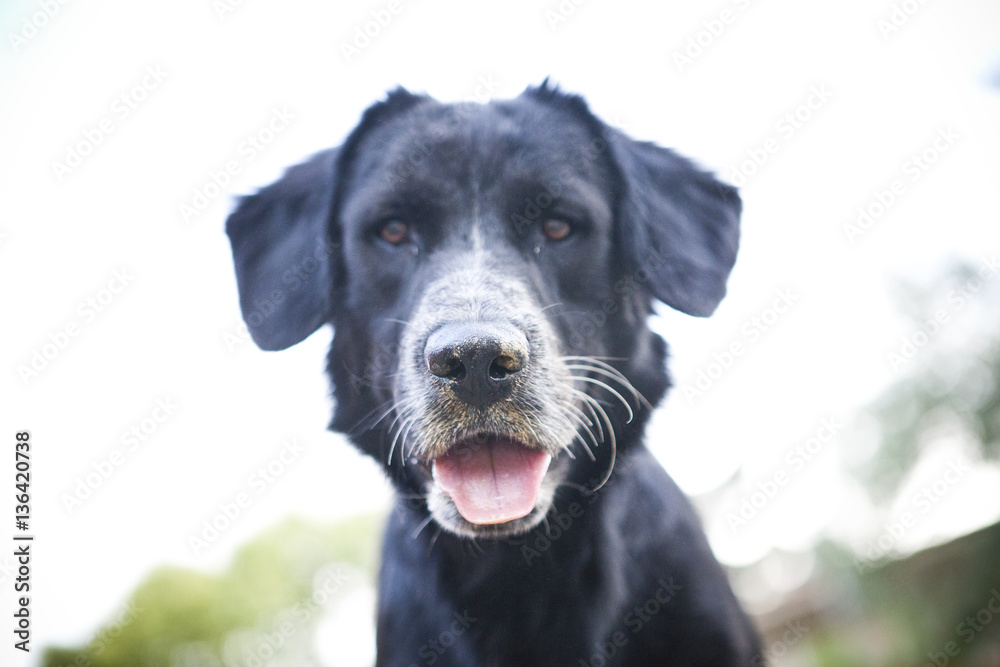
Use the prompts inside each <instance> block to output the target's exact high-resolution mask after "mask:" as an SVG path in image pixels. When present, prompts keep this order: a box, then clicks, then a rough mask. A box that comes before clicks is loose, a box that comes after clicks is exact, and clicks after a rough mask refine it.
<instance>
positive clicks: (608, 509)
mask: <svg viewBox="0 0 1000 667" xmlns="http://www.w3.org/2000/svg"><path fill="white" fill-rule="evenodd" d="M740 208H741V204H740V199H739V196H738V195H737V193H736V191H735V190H734V189H733V188H731V187H729V186H727V185H723V184H721V183H719V182H718V181H716V180H715V179H714V178H713V177H712V176H711V175H709V174H707V173H704V172H702V171H699V170H698V169H696V168H695V167H694V166H693V165H692V164H691V163H690V162H688V161H687V160H685V159H683V158H680V157H678V156H677V155H675V154H674V153H672V152H671V151H669V150H666V149H663V148H659V147H657V146H654V145H651V144H646V143H638V142H635V141H633V140H631V139H629V138H627V137H626V136H624V135H623V134H622V133H620V132H619V131H617V130H614V129H611V128H609V127H607V126H605V125H604V124H603V123H602V122H601V121H599V120H598V119H597V118H595V117H594V116H593V115H592V114H591V113H590V112H589V110H588V108H587V106H586V104H585V103H584V102H583V100H582V99H580V98H579V97H575V96H569V95H566V94H563V93H561V92H559V91H557V90H555V89H553V88H552V87H550V86H548V85H547V84H542V86H540V87H538V88H533V89H528V90H527V91H525V92H524V93H523V94H522V95H521V96H520V97H518V98H516V99H513V100H508V101H495V102H491V103H489V104H485V105H480V104H474V103H468V104H455V105H448V104H441V103H438V102H436V101H435V100H433V99H430V98H428V97H424V96H418V95H413V94H410V93H408V92H406V91H404V90H401V89H400V90H397V91H396V92H393V93H392V94H390V95H389V97H388V99H387V100H386V101H384V102H382V103H379V104H376V105H374V106H373V107H371V108H370V109H368V111H366V112H365V114H364V116H363V118H362V120H361V123H360V124H359V126H358V127H357V128H356V129H355V130H354V131H353V132H352V133H351V134H350V136H349V137H348V138H347V140H346V141H345V142H344V144H343V145H342V146H340V147H339V148H335V149H331V150H327V151H325V152H322V153H319V154H318V155H316V156H315V157H314V158H312V159H311V160H310V161H309V162H306V163H305V164H302V165H299V166H297V167H293V168H291V169H290V170H289V171H288V172H287V173H286V174H285V176H284V177H283V178H282V179H281V180H279V181H278V182H277V183H275V184H273V185H271V186H269V187H267V188H264V189H263V190H261V191H260V192H258V193H257V194H255V195H252V196H250V197H246V198H244V199H243V200H242V201H241V202H240V203H239V206H238V207H237V209H236V211H235V212H234V213H233V214H232V215H231V216H230V218H229V220H228V223H227V233H228V234H229V238H230V241H231V243H232V247H233V256H234V260H235V264H236V275H237V279H238V283H239V291H240V304H241V306H242V310H243V316H244V319H245V320H246V322H247V324H248V325H249V329H250V333H251V334H252V336H253V339H254V341H256V342H257V344H258V345H260V347H262V348H264V349H266V350H280V349H284V348H287V347H288V346H290V345H294V344H295V343H298V342H299V341H301V340H302V339H304V338H305V337H306V336H308V335H310V334H311V333H312V332H314V331H315V330H316V329H317V328H318V327H320V326H321V325H323V324H324V323H327V322H330V323H332V324H333V327H334V332H335V335H334V340H333V348H332V350H331V351H330V356H329V360H328V369H329V373H330V376H331V378H332V381H333V388H334V395H335V398H336V411H335V416H334V418H333V422H332V424H331V427H332V428H333V429H336V430H339V431H344V432H346V433H348V434H349V435H350V437H351V439H352V441H353V442H354V443H355V444H356V445H357V446H358V447H359V448H361V449H362V450H363V451H364V452H366V453H367V454H370V455H371V456H373V457H375V459H377V460H378V461H379V462H380V463H381V464H382V465H383V466H384V467H385V469H386V472H387V473H388V475H389V476H390V477H391V478H392V481H393V483H394V484H395V486H396V488H397V489H398V498H399V500H398V502H397V505H396V508H395V510H394V511H393V513H392V515H391V517H390V519H389V524H388V527H387V529H386V534H385V545H384V550H383V551H384V553H383V562H382V570H381V575H380V582H379V589H380V590H379V594H380V596H379V609H378V663H377V664H378V665H399V666H404V667H405V666H409V665H432V664H436V665H459V666H461V667H472V666H475V665H498V666H509V667H526V666H531V665H544V666H546V667H554V666H562V665H567V666H570V665H571V666H578V665H594V666H598V665H657V666H662V665H684V666H687V667H690V666H692V665H727V666H728V665H748V664H751V662H753V661H757V660H758V659H757V658H755V656H757V655H758V650H759V647H758V644H757V639H756V636H755V633H754V631H753V629H752V627H751V624H750V622H749V621H748V619H747V617H746V616H745V615H744V613H743V612H742V610H741V609H740V607H739V605H738V603H737V601H736V599H735V597H734V596H733V593H732V592H731V590H730V587H729V584H728V582H727V579H726V575H725V574H724V572H723V570H722V569H721V567H720V566H719V565H718V563H717V562H716V561H715V559H714V558H713V556H712V553H711V551H710V550H709V547H708V544H707V542H706V540H705V537H704V534H703V532H702V530H701V528H700V524H699V521H698V519H697V517H696V515H695V513H694V511H693V509H692V508H691V506H690V504H689V503H688V501H687V499H686V498H685V497H684V496H683V495H682V493H681V492H680V490H679V489H678V488H677V486H676V485H675V484H674V482H673V481H672V480H671V479H670V477H669V476H668V475H667V474H666V473H665V472H664V471H663V469H662V468H661V467H660V466H659V465H658V464H657V462H656V460H655V459H654V457H653V456H652V455H651V454H650V453H649V451H648V450H647V449H646V448H645V447H644V446H643V444H642V442H641V436H642V430H643V425H644V423H645V422H646V420H647V418H648V416H649V413H650V410H651V409H652V408H651V406H652V405H655V404H656V403H657V402H658V401H659V400H660V398H661V397H662V396H663V394H664V392H665V391H666V389H667V387H668V385H669V381H668V377H667V373H666V370H665V358H666V345H665V343H664V342H663V340H662V339H661V338H660V337H659V336H657V335H656V334H654V333H653V332H652V331H651V330H650V329H649V328H648V327H647V326H646V320H647V318H648V317H649V316H650V313H651V310H652V307H651V303H652V299H653V298H656V299H659V300H661V301H663V302H665V303H667V304H668V305H670V306H672V307H673V308H676V309H678V310H681V311H683V312H685V313H689V314H691V315H698V316H707V315H709V314H711V313H712V311H713V310H714V309H715V307H716V306H717V305H718V303H719V301H720V300H721V299H722V297H723V295H724V293H725V283H726V279H727V277H728V275H729V271H730V269H731V268H732V265H733V262H734V261H735V257H736V249H737V245H738V223H739V215H740Z"/></svg>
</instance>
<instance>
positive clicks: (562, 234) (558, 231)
mask: <svg viewBox="0 0 1000 667" xmlns="http://www.w3.org/2000/svg"><path fill="white" fill-rule="evenodd" d="M570 230H571V227H570V226H569V223H568V222H566V221H565V220H559V219H558V218H549V219H548V220H546V221H545V222H543V223H542V233H543V234H545V238H547V239H548V240H550V241H562V240H563V239H564V238H566V237H567V236H569V233H570Z"/></svg>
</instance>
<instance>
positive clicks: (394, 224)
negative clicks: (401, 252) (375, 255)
mask: <svg viewBox="0 0 1000 667" xmlns="http://www.w3.org/2000/svg"><path fill="white" fill-rule="evenodd" d="M378 233H379V236H381V237H382V240H383V241H385V242H386V243H389V244H391V245H401V244H403V243H405V242H406V241H407V240H408V239H409V238H410V230H409V228H408V227H407V226H406V223H405V222H402V221H400V220H390V221H389V222H387V223H385V224H384V225H382V228H381V229H379V232H378Z"/></svg>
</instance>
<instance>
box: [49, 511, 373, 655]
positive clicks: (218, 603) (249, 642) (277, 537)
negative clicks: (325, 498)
mask: <svg viewBox="0 0 1000 667" xmlns="http://www.w3.org/2000/svg"><path fill="white" fill-rule="evenodd" d="M382 522H383V518H382V517H381V516H362V517H357V518H352V519H350V520H348V521H344V522H342V523H338V524H336V525H334V526H326V525H320V524H316V523H309V522H306V521H303V520H299V519H289V520H287V521H285V522H283V523H282V524H280V525H278V526H276V527H275V528H273V529H271V530H268V531H267V532H265V533H263V534H261V535H260V536H259V537H257V538H255V539H254V540H253V541H252V542H250V543H249V544H247V545H245V546H244V547H242V548H241V549H240V550H239V551H238V552H237V553H236V555H235V556H234V558H233V561H232V563H231V564H230V566H229V568H228V569H227V570H225V571H224V572H222V573H220V574H218V575H212V574H205V573H201V572H197V571H193V570H189V569H184V568H178V567H162V568H159V569H157V570H156V571H154V572H153V573H151V574H150V575H149V577H148V578H147V579H146V580H145V581H144V582H143V583H142V584H141V585H140V586H139V587H138V589H137V590H136V591H135V593H134V594H133V595H132V596H131V598H130V599H129V600H128V601H127V602H126V603H125V605H124V606H123V607H122V609H121V610H120V611H119V613H118V614H116V615H115V617H114V618H112V619H109V621H108V622H107V623H106V624H105V625H104V627H103V628H102V629H101V630H100V631H99V632H98V633H97V635H96V636H95V637H94V638H93V639H92V640H91V641H90V642H89V643H88V644H87V645H86V646H84V647H81V648H75V649H69V648H49V649H48V650H46V651H45V653H44V656H43V659H42V665H43V667H69V666H73V667H77V666H79V667H168V666H174V665H191V666H192V667H193V666H196V665H197V666H206V667H207V666H211V665H223V664H232V662H233V659H232V658H233V656H237V658H238V660H239V664H252V663H253V662H254V661H253V659H252V658H245V656H247V655H250V654H249V653H248V652H247V651H248V650H249V651H250V652H251V653H252V652H253V650H254V648H255V647H258V646H263V645H264V644H263V643H262V642H264V643H266V637H267V636H268V635H271V636H275V637H281V639H280V644H281V646H280V647H279V648H280V649H281V650H282V651H284V652H285V653H293V654H294V653H295V652H296V651H298V652H300V653H308V652H309V651H310V650H311V648H310V647H311V641H310V640H311V638H312V634H313V633H312V629H313V627H314V626H315V623H316V621H317V620H318V618H319V616H320V615H321V613H322V610H323V606H324V605H323V603H324V602H326V600H327V599H328V598H331V597H335V596H336V595H337V593H338V592H341V589H344V588H350V587H351V585H357V584H360V583H367V584H371V583H372V582H373V581H374V578H375V571H374V568H375V564H376V563H377V562H378V558H377V551H378V545H379V540H380V529H381V525H382ZM324 577H325V578H324ZM279 628H286V630H279ZM276 633H277V634H276ZM262 637H263V638H265V639H262ZM286 640H287V641H286ZM277 644H279V642H278V641H272V642H270V648H269V649H267V650H268V651H271V650H275V645H277Z"/></svg>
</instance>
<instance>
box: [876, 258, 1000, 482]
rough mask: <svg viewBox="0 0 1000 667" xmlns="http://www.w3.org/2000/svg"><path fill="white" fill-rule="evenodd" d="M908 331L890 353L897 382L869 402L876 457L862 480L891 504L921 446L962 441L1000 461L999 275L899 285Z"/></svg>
mask: <svg viewBox="0 0 1000 667" xmlns="http://www.w3.org/2000/svg"><path fill="white" fill-rule="evenodd" d="M898 291H899V294H898V298H899V301H900V303H901V305H902V308H903V310H904V312H905V313H906V315H907V316H908V317H909V319H910V331H909V333H908V334H906V335H905V336H904V337H903V339H902V340H901V341H900V344H899V345H898V346H897V347H896V348H895V349H893V350H892V351H891V352H890V353H889V355H888V361H889V363H890V365H892V366H893V368H894V369H895V370H896V371H897V372H899V373H900V375H901V377H900V379H899V380H897V381H896V382H895V383H894V384H893V385H892V386H890V387H889V389H888V390H887V391H886V392H885V393H884V394H883V395H882V396H881V397H880V398H879V399H878V400H877V401H876V402H875V403H874V405H873V406H872V407H871V409H870V414H871V416H872V417H874V420H875V422H876V423H877V424H878V429H879V431H880V434H879V438H878V440H879V449H878V453H877V455H876V457H875V458H874V459H873V460H872V461H871V462H870V463H868V464H867V465H865V466H864V468H863V469H861V470H860V471H859V472H860V475H861V478H862V479H863V480H864V481H865V483H866V486H867V487H868V489H869V490H870V492H871V493H872V495H873V497H874V498H876V499H878V500H885V499H887V498H891V497H892V496H893V495H894V494H895V492H896V490H897V489H898V487H899V484H900V482H901V481H902V480H903V478H904V477H905V476H906V473H907V472H909V470H910V469H911V468H912V466H913V465H914V464H915V463H916V461H917V460H918V459H919V458H920V455H921V453H922V452H923V451H924V448H925V447H927V446H928V445H931V444H933V443H934V442H935V441H936V440H938V439H939V438H940V437H941V436H942V435H943V434H950V435H956V434H957V435H960V436H962V437H963V438H964V439H965V440H966V441H967V442H968V443H969V444H970V445H972V447H973V448H974V449H976V450H977V451H978V452H979V454H981V455H982V456H983V458H985V459H997V458H1000V273H998V272H997V268H996V267H995V266H993V265H992V264H990V262H989V261H988V260H984V261H983V262H982V263H980V264H972V263H962V264H957V265H955V266H953V267H952V268H951V269H950V270H949V271H948V272H946V273H945V275H943V276H941V277H940V278H939V279H937V280H935V281H934V282H933V283H931V284H929V285H925V286H915V285H902V286H900V287H899V290H898Z"/></svg>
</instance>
